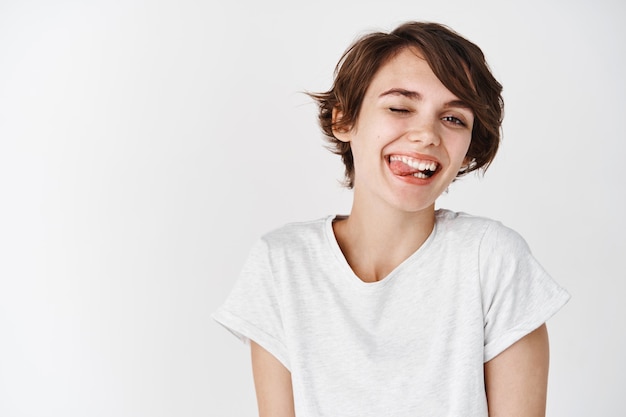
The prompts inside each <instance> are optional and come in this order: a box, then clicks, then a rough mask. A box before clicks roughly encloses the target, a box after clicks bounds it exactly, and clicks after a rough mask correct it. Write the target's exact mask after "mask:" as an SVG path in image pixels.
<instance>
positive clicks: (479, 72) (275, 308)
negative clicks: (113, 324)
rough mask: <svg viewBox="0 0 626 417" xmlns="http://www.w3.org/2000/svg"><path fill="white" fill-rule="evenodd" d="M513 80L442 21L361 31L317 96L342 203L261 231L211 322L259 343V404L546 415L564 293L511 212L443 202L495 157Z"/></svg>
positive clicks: (277, 412) (320, 412)
mask: <svg viewBox="0 0 626 417" xmlns="http://www.w3.org/2000/svg"><path fill="white" fill-rule="evenodd" d="M500 93H501V86H500V84H499V83H498V82H497V81H496V80H495V79H494V78H493V76H492V74H491V73H490V71H489V68H488V67H487V64H486V63H485V60H484V56H483V54H482V52H481V50H480V49H479V48H478V47H477V46H476V45H474V44H472V43H471V42H469V41H467V40H466V39H464V38H462V37H461V36H459V35H458V34H456V33H455V32H453V31H452V30H450V29H448V28H446V27H444V26H441V25H438V24H433V23H418V22H410V23H406V24H404V25H402V26H400V27H398V28H397V29H395V30H394V31H393V32H391V33H388V34H387V33H373V34H370V35H367V36H365V37H363V38H361V39H359V40H358V41H357V42H356V43H355V44H354V45H352V46H351V47H350V48H349V49H348V50H347V51H346V53H345V54H344V56H343V57H342V59H341V60H340V62H339V64H338V66H337V70H336V73H335V80H334V85H333V86H332V88H331V89H330V90H329V91H328V92H325V93H321V94H314V95H312V96H313V97H314V98H315V99H316V101H317V102H318V104H319V107H320V122H321V126H322V129H323V131H324V133H325V134H326V136H327V137H328V139H329V140H330V142H331V143H332V144H333V146H334V150H335V152H336V153H338V154H340V155H341V157H342V160H343V162H344V164H345V171H346V182H347V185H348V187H350V188H353V190H354V200H353V205H352V210H351V212H350V214H349V215H348V216H335V215H333V216H329V217H327V218H324V219H320V220H317V221H312V222H306V223H297V224H290V225H287V226H284V227H283V228H281V229H278V230H276V231H273V232H271V233H268V234H267V235H265V236H264V237H263V238H262V239H260V240H259V241H258V243H257V244H256V245H255V247H254V248H253V249H252V252H251V254H250V256H249V258H248V260H247V262H246V264H245V265H244V268H243V270H242V273H241V276H240V278H239V280H238V282H237V284H236V286H235V288H234V290H233V292H232V294H231V295H230V297H229V298H228V299H227V301H226V302H225V304H224V305H223V306H222V307H221V308H220V310H218V311H217V312H216V313H215V315H214V318H215V319H216V320H217V321H218V322H219V323H221V324H222V325H224V326H225V327H227V328H228V329H229V330H231V331H232V332H234V333H235V334H236V335H238V336H239V337H241V338H242V339H243V340H245V341H250V342H251V350H252V362H253V372H254V380H255V386H256V391H257V399H258V404H259V414H260V416H261V417H265V416H272V417H279V416H285V417H286V416H294V415H297V416H305V417H314V416H336V417H351V416H354V417H366V416H375V417H381V416H394V417H403V416H407V417H408V416H464V417H469V416H472V417H473V416H477V417H478V416H481V417H484V416H518V417H523V416H533V417H534V416H543V415H545V403H546V389H547V387H546V386H547V375H548V336H547V332H546V326H545V321H546V320H547V319H548V318H549V317H550V316H552V315H553V314H554V313H555V312H556V311H557V310H559V309H560V308H561V307H562V306H563V305H564V304H565V303H566V302H567V300H568V298H569V295H568V294H567V292H565V291H564V290H563V289H562V288H560V287H559V286H558V285H557V284H556V283H555V282H554V281H553V280H552V279H551V278H550V277H549V276H548V274H547V273H546V272H545V271H544V270H543V268H542V267H541V266H540V265H539V264H538V263H537V261H536V260H535V259H534V258H533V256H532V254H531V252H530V250H529V249H528V246H527V245H526V243H525V242H524V240H523V239H522V238H521V237H520V236H519V235H518V234H517V233H515V232H514V231H512V230H511V229H509V228H507V227H505V226H503V225H502V224H500V223H499V222H496V221H493V220H489V219H485V218H480V217H475V216H470V215H467V214H462V213H454V212H451V211H447V210H442V209H440V210H435V201H436V199H437V198H438V197H439V196H440V195H441V193H443V192H444V191H445V190H446V188H447V187H448V186H449V185H450V183H451V182H452V181H454V179H455V178H456V177H458V176H459V175H463V174H466V173H468V172H471V171H474V170H478V169H485V168H486V167H487V166H488V165H489V163H490V162H491V161H492V160H493V158H494V156H495V154H496V151H497V149H498V143H499V139H500V124H501V121H502V98H501V95H500Z"/></svg>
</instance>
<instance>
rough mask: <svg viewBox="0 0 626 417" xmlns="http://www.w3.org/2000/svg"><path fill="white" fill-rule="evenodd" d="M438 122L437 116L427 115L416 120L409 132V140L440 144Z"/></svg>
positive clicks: (425, 143)
mask: <svg viewBox="0 0 626 417" xmlns="http://www.w3.org/2000/svg"><path fill="white" fill-rule="evenodd" d="M437 122H438V120H437V118H436V117H426V116H425V115H423V116H422V117H420V118H419V119H417V120H415V122H414V123H413V124H412V126H411V130H410V132H409V140H410V141H411V142H420V143H422V145H424V146H429V145H433V146H438V145H439V143H440V142H441V138H440V137H439V131H438V129H437V127H438V123H437Z"/></svg>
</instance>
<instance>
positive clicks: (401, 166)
mask: <svg viewBox="0 0 626 417" xmlns="http://www.w3.org/2000/svg"><path fill="white" fill-rule="evenodd" d="M389 168H391V172H393V173H394V174H395V175H413V174H414V173H416V172H419V169H415V168H412V167H410V166H408V165H407V164H405V163H403V162H402V161H391V162H390V163H389Z"/></svg>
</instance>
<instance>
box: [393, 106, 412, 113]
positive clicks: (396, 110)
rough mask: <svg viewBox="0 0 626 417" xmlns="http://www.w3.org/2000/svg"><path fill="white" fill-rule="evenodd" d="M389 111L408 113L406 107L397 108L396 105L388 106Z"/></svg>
mask: <svg viewBox="0 0 626 417" xmlns="http://www.w3.org/2000/svg"><path fill="white" fill-rule="evenodd" d="M389 111H390V112H392V113H408V112H409V111H408V110H407V109H399V108H397V107H389Z"/></svg>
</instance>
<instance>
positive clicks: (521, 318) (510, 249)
mask: <svg viewBox="0 0 626 417" xmlns="http://www.w3.org/2000/svg"><path fill="white" fill-rule="evenodd" d="M479 265H480V266H479V267H480V280H481V286H482V298H483V300H482V302H483V313H484V326H485V346H484V361H485V362H488V361H490V360H491V359H493V358H494V357H496V356H497V355H498V354H500V353H501V352H502V351H504V350H505V349H506V348H508V347H510V346H511V345H512V344H514V343H515V342H517V341H518V340H519V339H521V338H522V337H524V336H526V335H527V334H529V333H530V332H532V331H533V330H535V329H537V328H539V327H540V326H541V325H542V324H544V323H545V322H546V321H547V320H548V319H549V318H550V317H552V316H553V315H554V314H555V313H556V312H557V311H558V310H559V309H561V307H563V305H565V303H567V301H568V300H569V298H570V296H569V294H568V293H567V291H565V290H564V289H563V288H561V287H560V286H559V285H558V284H557V283H556V282H555V281H554V280H553V279H552V278H551V277H550V276H549V275H548V273H547V272H546V271H545V270H544V269H543V267H542V266H541V265H540V264H539V262H537V260H536V259H535V258H534V257H533V255H532V253H531V252H530V249H529V247H528V245H527V244H526V242H525V241H524V239H523V238H522V237H521V236H520V235H519V234H517V233H516V232H515V231H513V230H511V229H509V228H507V227H505V226H503V225H501V224H500V223H494V224H492V225H491V226H490V227H489V228H488V229H487V231H486V232H485V235H484V237H483V239H482V242H481V246H480V252H479Z"/></svg>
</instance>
